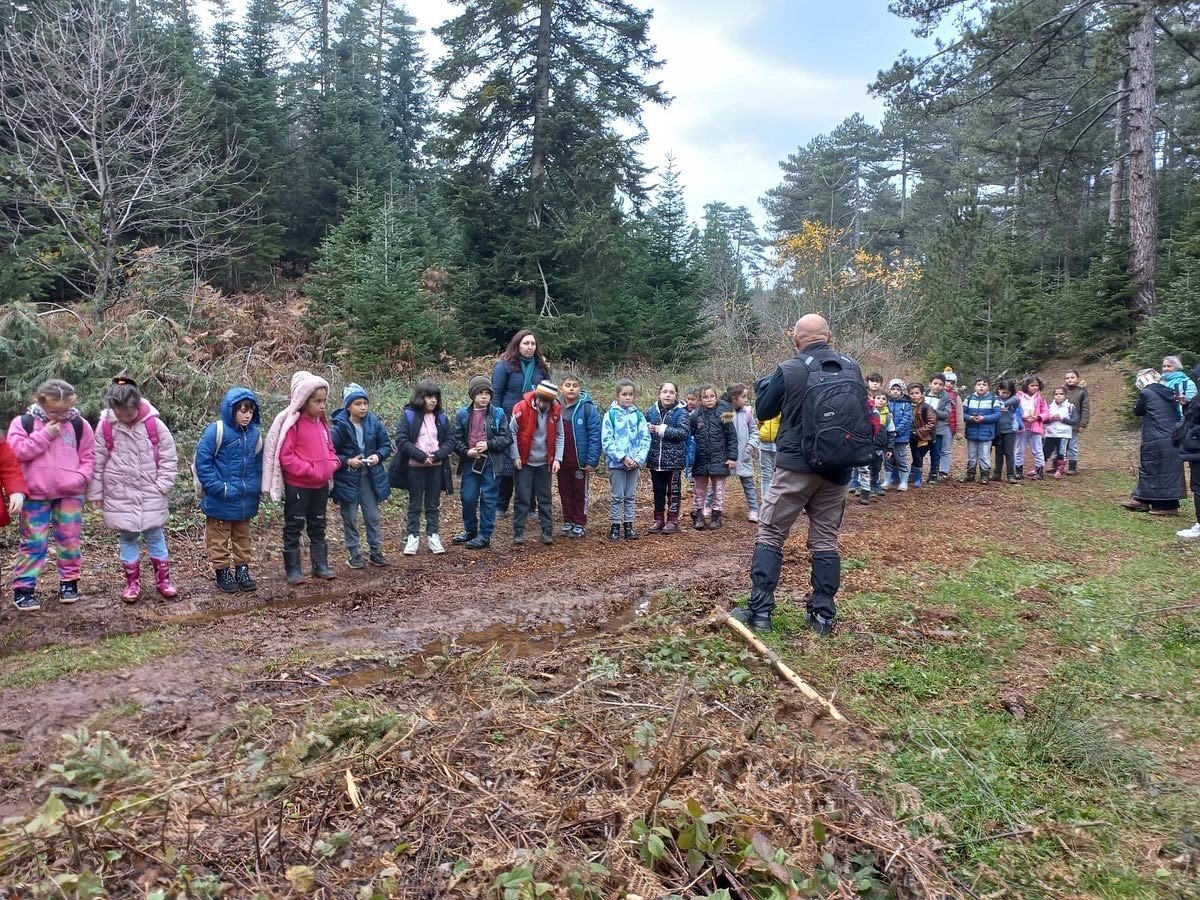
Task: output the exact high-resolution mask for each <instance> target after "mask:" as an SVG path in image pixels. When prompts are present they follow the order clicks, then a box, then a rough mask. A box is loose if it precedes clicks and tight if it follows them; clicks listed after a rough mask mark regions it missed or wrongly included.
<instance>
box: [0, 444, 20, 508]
mask: <svg viewBox="0 0 1200 900" xmlns="http://www.w3.org/2000/svg"><path fill="white" fill-rule="evenodd" d="M25 492H26V487H25V477H24V476H23V475H22V474H21V464H20V463H19V462H17V458H16V457H15V456H14V455H13V452H12V448H11V447H9V446H8V442H7V441H6V440H4V438H3V437H0V528H3V527H4V526H6V525H8V524H9V523H10V522H12V519H13V517H14V516H19V515H20V514H21V507H22V506H24V505H25Z"/></svg>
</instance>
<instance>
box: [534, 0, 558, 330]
mask: <svg viewBox="0 0 1200 900" xmlns="http://www.w3.org/2000/svg"><path fill="white" fill-rule="evenodd" d="M553 2H554V0H540V2H539V6H540V8H541V15H540V17H539V19H538V32H537V61H536V63H535V69H534V71H535V73H536V77H537V93H536V94H535V96H534V100H533V134H532V137H531V140H530V148H531V153H530V160H529V224H530V225H532V226H533V229H534V231H535V232H536V231H539V230H540V229H541V227H542V188H543V185H544V183H545V180H546V143H547V142H546V113H547V112H548V111H549V109H550V28H551V17H550V13H551V11H552V9H553ZM539 248H540V241H539ZM534 252H535V254H537V252H538V251H537V250H536V249H535V251H534ZM536 262H537V266H538V272H539V274H540V275H541V278H542V289H543V297H542V302H541V304H540V306H539V304H538V300H537V292H536V288H535V289H532V290H531V291H530V296H529V301H530V305H531V306H532V307H533V308H534V309H539V308H540V309H541V311H542V313H545V312H546V311H547V310H548V309H549V308H550V287H549V284H548V283H547V281H546V273H545V272H544V271H543V270H542V264H541V260H540V259H538V260H536Z"/></svg>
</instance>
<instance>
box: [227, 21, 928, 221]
mask: <svg viewBox="0 0 1200 900" xmlns="http://www.w3.org/2000/svg"><path fill="white" fill-rule="evenodd" d="M634 2H635V3H638V4H639V5H642V6H643V7H644V5H645V4H646V3H648V4H649V5H650V6H651V8H653V10H654V18H653V21H652V24H651V31H650V34H651V38H652V40H653V42H654V44H655V45H656V46H657V48H658V55H659V58H660V59H662V60H663V61H664V66H663V68H661V69H659V70H658V72H657V73H655V74H656V76H657V77H658V78H661V79H662V82H663V85H664V87H665V88H666V90H667V92H668V93H669V94H671V96H673V97H674V98H675V99H674V102H673V103H672V104H671V105H670V106H668V107H667V108H665V109H662V108H658V107H652V108H649V109H647V110H646V113H645V125H646V128H647V130H648V131H649V142H648V143H647V144H646V146H645V148H644V157H645V162H646V163H647V164H648V165H651V166H655V167H658V166H661V165H662V164H663V161H664V160H665V159H666V156H667V154H668V153H673V154H674V155H675V158H676V161H677V164H678V167H679V170H680V173H681V175H682V180H683V184H684V187H685V191H686V197H687V201H688V209H689V212H690V213H691V215H692V217H693V218H694V219H699V217H700V214H701V211H702V210H703V208H704V204H706V203H709V202H713V201H717V200H723V201H725V202H726V203H728V204H730V205H731V206H745V207H747V208H748V209H749V210H750V211H751V212H752V213H753V214H754V216H755V218H756V219H758V221H759V222H760V223H764V222H765V217H764V215H763V211H762V207H761V205H760V204H759V198H761V197H762V196H763V194H765V193H766V192H767V191H768V190H769V189H770V188H772V187H774V186H775V185H777V184H778V183H779V180H780V170H779V163H780V161H781V160H783V159H785V158H786V157H787V155H788V154H789V153H792V152H794V151H795V150H796V148H797V147H800V146H802V145H804V144H806V143H808V141H809V140H811V139H812V138H813V137H815V136H816V135H818V134H821V133H823V132H827V131H829V130H830V129H832V128H833V127H834V126H836V125H837V124H838V123H839V122H841V121H842V120H843V119H844V118H846V117H847V116H849V115H851V114H852V113H855V112H861V113H863V115H865V116H866V117H867V119H868V120H870V121H873V122H876V123H878V121H879V119H880V117H881V115H882V105H881V104H880V102H879V101H878V100H876V99H874V98H872V97H870V96H868V94H867V84H868V83H870V82H871V81H872V80H873V79H874V77H875V75H876V73H877V72H878V71H879V70H880V69H886V68H888V67H889V66H890V65H891V63H892V62H893V61H894V60H895V59H896V57H897V55H898V54H899V52H900V50H902V49H909V50H911V51H914V52H916V51H918V50H920V49H921V48H922V47H923V46H924V44H923V42H921V41H918V40H917V39H916V38H914V37H913V36H912V34H911V32H910V30H909V27H908V23H906V22H904V21H903V20H901V19H898V18H896V17H895V16H893V15H892V14H891V13H889V12H888V11H887V0H656V2H655V0H634ZM233 5H234V6H235V7H239V8H244V0H241V2H238V0H235V2H234V4H233ZM406 6H407V7H408V10H409V12H410V13H411V14H412V15H413V16H414V17H415V18H416V19H417V22H418V25H419V26H420V27H421V28H422V29H424V30H425V50H426V52H427V53H428V54H429V57H430V59H431V60H436V59H437V58H438V57H439V56H440V55H441V43H440V42H439V41H438V40H437V39H436V38H435V37H434V36H433V35H432V34H431V33H429V29H431V28H433V27H434V26H436V25H439V24H441V23H442V22H444V21H445V20H446V19H447V18H449V17H450V16H452V15H454V13H455V12H456V11H457V10H460V9H461V7H455V6H452V5H451V4H450V3H449V2H447V0H406Z"/></svg>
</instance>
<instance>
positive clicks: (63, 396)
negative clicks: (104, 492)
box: [8, 378, 93, 612]
mask: <svg viewBox="0 0 1200 900" xmlns="http://www.w3.org/2000/svg"><path fill="white" fill-rule="evenodd" d="M8 445H9V447H11V448H12V452H13V455H14V456H16V458H17V461H18V462H20V464H21V472H22V474H23V475H24V478H25V483H26V488H27V493H26V497H25V502H24V504H23V505H22V507H21V546H20V549H19V550H18V551H17V559H16V563H15V564H14V565H13V581H12V587H13V605H14V606H16V608H17V609H19V610H22V611H23V612H31V611H33V610H37V609H41V603H40V602H39V601H38V599H37V593H36V591H37V580H38V575H40V574H41V571H42V564H43V563H44V562H45V561H46V554H47V552H48V550H49V544H50V533H51V531H52V530H53V532H54V542H55V544H56V545H57V552H56V554H55V558H56V561H57V563H58V600H59V602H60V603H74V602H75V601H76V600H78V599H79V573H80V571H81V569H82V567H83V563H82V537H83V495H84V492H85V491H86V490H87V486H88V482H89V481H90V480H91V478H92V470H93V455H92V428H91V426H90V425H88V423H87V422H86V421H85V420H84V418H83V416H81V415H80V414H79V410H77V409H76V408H75V388H74V387H72V386H71V385H69V384H67V382H65V381H62V380H61V379H58V378H52V379H50V380H49V381H46V382H43V383H42V384H41V385H39V386H38V389H37V392H36V393H35V394H34V402H33V405H32V406H30V407H29V409H28V411H26V413H25V415H23V416H18V417H17V418H15V419H13V420H12V423H11V424H10V425H9V426H8Z"/></svg>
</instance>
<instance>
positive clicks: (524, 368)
mask: <svg viewBox="0 0 1200 900" xmlns="http://www.w3.org/2000/svg"><path fill="white" fill-rule="evenodd" d="M518 359H519V360H520V363H521V372H522V374H524V376H525V383H524V385H523V386H522V387H521V393H522V394H528V393H529V392H530V391H532V390H533V376H534V370H535V369H536V368H537V357H536V356H531V357H529V359H526V358H525V357H523V356H521V357H518Z"/></svg>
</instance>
